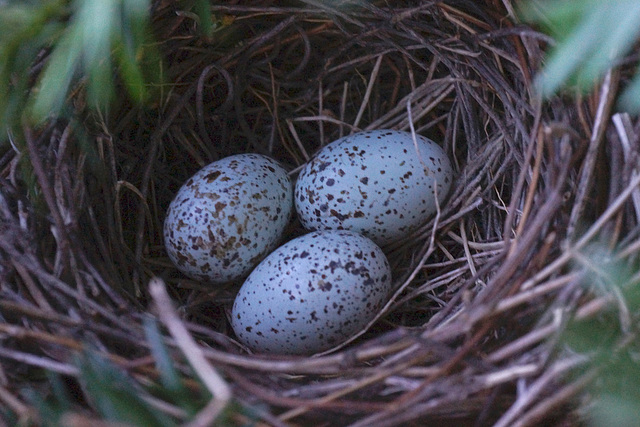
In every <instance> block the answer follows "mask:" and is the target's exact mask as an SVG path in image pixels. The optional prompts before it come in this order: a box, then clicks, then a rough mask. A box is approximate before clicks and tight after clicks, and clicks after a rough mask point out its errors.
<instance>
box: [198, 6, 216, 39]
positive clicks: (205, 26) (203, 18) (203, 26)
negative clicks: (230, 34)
mask: <svg viewBox="0 0 640 427" xmlns="http://www.w3.org/2000/svg"><path fill="white" fill-rule="evenodd" d="M195 12H196V15H198V18H199V19H200V27H199V28H200V32H201V33H202V34H204V36H205V37H207V38H211V36H213V30H214V25H213V18H212V16H211V9H210V7H209V0H196V4H195Z"/></svg>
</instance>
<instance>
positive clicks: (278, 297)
mask: <svg viewBox="0 0 640 427" xmlns="http://www.w3.org/2000/svg"><path fill="white" fill-rule="evenodd" d="M390 291H391V271H390V268H389V263H388V261H387V259H386V257H385V255H384V253H383V252H382V250H381V249H380V248H379V247H378V246H377V245H376V244H375V243H373V242H372V241H371V240H370V239H368V238H366V237H364V236H362V235H360V234H358V233H354V232H351V231H340V230H327V231H317V232H312V233H309V234H305V235H303V236H300V237H297V238H295V239H293V240H291V241H289V242H288V243H286V244H284V245H282V246H281V247H279V248H278V249H276V250H275V251H274V252H273V253H271V254H270V255H269V256H267V257H266V258H265V259H264V261H262V262H261V263H260V264H259V265H258V266H257V267H256V268H255V269H254V270H253V271H252V272H251V274H250V275H249V277H248V278H247V279H246V281H245V282H244V284H243V285H242V287H241V288H240V290H239V291H238V294H237V296H236V298H235V301H234V304H233V309H232V314H231V325H232V328H233V330H234V332H235V334H236V336H237V337H238V339H239V340H240V342H242V343H243V344H245V345H246V346H247V347H249V348H251V349H252V350H254V351H256V352H268V353H280V354H312V353H316V352H320V351H324V350H327V349H330V348H331V347H333V346H336V345H338V344H340V343H342V342H344V341H345V340H347V339H348V338H350V337H351V336H353V335H354V334H355V333H357V332H358V331H360V330H361V329H362V328H363V327H364V326H366V325H367V323H369V322H370V321H371V320H372V319H373V318H374V317H375V315H376V314H377V313H378V312H379V310H380V309H381V308H382V306H383V305H384V304H385V302H386V301H387V298H388V296H389V294H390Z"/></svg>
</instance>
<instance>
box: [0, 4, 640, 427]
mask: <svg viewBox="0 0 640 427" xmlns="http://www.w3.org/2000/svg"><path fill="white" fill-rule="evenodd" d="M396 3H397V4H393V5H392V6H389V5H383V4H379V5H378V4H375V5H374V4H367V5H364V4H357V5H355V6H350V8H346V6H345V8H340V7H339V6H335V5H327V4H324V3H317V2H314V1H307V2H303V3H295V2H292V3H291V5H288V6H274V5H272V4H270V2H261V4H260V5H254V6H244V5H242V4H234V5H228V6H212V9H211V10H212V13H213V14H214V16H216V17H219V18H220V19H221V22H226V24H225V25H222V26H221V28H220V29H219V30H218V31H217V32H216V33H214V37H213V38H212V39H211V40H206V39H204V38H203V37H202V36H201V35H200V34H199V33H198V31H197V22H196V21H194V20H193V19H192V18H191V17H190V16H189V15H185V14H183V13H177V12H181V11H180V10H179V9H177V7H178V6H176V5H174V4H173V3H172V2H156V3H155V4H154V28H155V29H156V32H157V34H156V36H157V37H158V39H159V40H162V51H163V56H164V58H165V59H166V61H167V62H166V64H165V68H166V74H167V84H166V85H165V86H163V87H162V88H161V90H160V91H159V92H160V93H159V98H158V101H157V103H156V104H154V105H153V106H151V107H150V108H145V109H141V108H134V107H132V106H131V105H128V104H127V102H126V101H122V102H121V103H120V104H118V105H116V106H114V109H113V110H112V111H110V112H109V113H108V114H97V113H94V112H91V111H89V110H85V109H84V107H83V104H82V102H80V101H78V102H77V103H76V104H75V105H77V106H78V108H77V111H76V113H75V114H76V115H75V116H74V117H73V118H71V119H70V120H62V119H61V120H58V121H54V122H52V123H51V124H50V125H49V126H46V127H44V128H42V129H37V130H35V129H24V132H23V133H24V135H22V138H23V139H24V141H25V150H26V151H25V152H24V153H19V152H17V151H16V150H8V151H7V152H6V153H5V154H4V155H3V156H2V162H1V165H2V182H1V187H2V188H1V190H2V191H1V192H0V194H1V195H2V216H3V224H2V230H1V231H2V236H1V239H0V261H2V267H1V270H0V273H1V274H2V282H3V284H4V285H3V287H2V301H1V302H0V310H1V313H2V316H3V318H4V320H5V321H6V323H4V325H2V326H1V327H2V332H3V334H4V338H3V341H4V343H3V346H2V347H3V348H0V357H2V361H3V362H2V363H3V371H4V377H5V378H7V384H9V385H10V386H9V388H11V387H13V386H12V384H18V383H20V382H21V381H25V375H26V373H27V372H29V370H30V369H32V368H34V367H35V368H46V369H49V370H51V371H54V372H58V373H60V374H63V375H68V376H71V377H73V376H77V375H78V370H77V368H76V367H75V366H74V364H73V357H72V356H73V354H74V353H75V352H77V351H78V350H79V349H80V348H82V346H83V343H92V344H91V345H92V346H94V347H95V348H96V349H98V350H99V351H100V352H102V353H103V354H104V355H107V356H108V357H109V358H110V359H111V360H112V361H113V362H114V363H116V364H117V365H118V366H120V367H121V368H123V369H126V370H127V371H128V372H129V374H130V375H131V376H132V377H133V378H135V379H136V381H138V382H140V383H147V384H148V383H157V381H158V379H157V378H158V372H157V369H156V367H155V365H154V363H153V358H150V357H149V355H150V345H151V344H150V342H149V337H148V335H147V334H145V329H144V322H145V320H144V319H146V318H148V317H149V316H152V317H155V318H158V319H159V322H160V324H162V325H163V326H165V327H166V328H167V329H166V330H164V333H165V334H166V338H165V342H166V343H167V345H168V346H169V348H170V349H171V357H172V360H173V362H174V363H175V365H176V366H177V367H178V369H179V371H180V372H181V374H182V375H183V376H184V377H185V379H186V380H187V381H188V382H189V381H190V382H189V384H190V386H191V387H192V388H193V389H194V390H198V391H200V392H202V391H203V390H204V389H203V386H202V385H201V384H199V383H197V382H195V381H193V379H196V378H198V379H203V378H205V379H206V378H207V375H214V374H212V373H211V371H210V370H209V368H206V366H214V367H215V368H216V370H217V372H219V374H220V375H222V377H220V378H218V379H219V380H220V381H221V382H219V383H216V382H215V381H214V382H213V384H214V385H211V386H210V385H209V383H208V382H207V381H206V380H205V381H204V382H205V386H204V387H205V388H209V390H210V391H211V392H212V393H213V395H214V399H213V400H212V401H213V402H215V400H216V398H220V396H221V395H223V396H224V395H225V390H226V391H227V392H230V393H232V394H233V396H234V399H235V400H236V401H237V402H239V403H240V404H241V405H242V406H243V407H246V408H251V409H252V410H254V411H258V415H257V416H258V418H262V420H263V421H264V422H265V423H268V424H269V423H270V424H284V423H288V422H292V423H296V424H305V423H308V422H321V421H322V422H338V423H340V424H350V425H354V426H360V425H367V426H372V425H373V426H384V425H405V424H406V423H409V422H416V421H417V420H423V421H424V420H431V421H438V422H444V421H453V422H462V421H464V422H470V423H471V422H475V423H478V425H481V424H483V423H495V424H496V425H534V424H536V423H538V422H539V421H540V420H541V419H546V420H547V421H550V420H555V419H558V420H559V419H563V418H566V417H567V416H574V415H567V413H566V411H565V412H563V410H564V409H565V408H567V407H569V408H575V407H577V406H576V404H575V401H574V400H572V398H573V397H574V396H575V395H578V394H579V393H580V392H581V391H582V390H583V389H584V387H585V386H586V385H587V384H588V383H589V381H591V380H593V377H594V375H595V372H596V371H597V369H595V368H593V369H586V368H583V367H585V366H587V365H586V363H587V361H588V359H587V358H586V357H585V356H584V355H583V354H578V353H572V352H566V351H563V347H562V346H561V345H559V344H558V342H559V337H560V336H561V334H562V332H563V331H564V330H565V328H566V325H567V321H568V320H567V319H569V318H570V317H573V318H575V319H578V320H580V319H590V318H593V316H595V315H603V314H607V315H610V313H618V314H619V315H618V317H617V318H618V319H619V322H620V324H621V325H622V326H621V328H622V327H623V326H624V325H628V324H630V323H632V321H631V320H630V318H629V316H630V315H629V314H627V315H626V317H625V314H624V313H625V311H624V310H623V309H622V308H621V307H624V304H623V302H624V300H622V301H623V302H621V299H620V298H617V297H616V294H615V292H599V293H598V292H596V293H593V292H589V287H588V286H585V284H586V283H587V284H588V283H591V282H590V280H591V279H590V277H589V276H592V274H591V273H590V271H591V270H593V269H594V268H593V263H592V262H589V260H590V259H593V258H589V257H590V256H592V257H593V256H599V255H590V254H591V253H592V252H588V251H587V252H585V250H586V249H589V250H592V249H590V248H592V244H593V243H594V242H596V241H597V242H598V243H599V244H601V245H602V246H603V247H604V248H609V249H611V248H616V249H617V252H616V254H615V255H612V254H611V253H610V252H606V256H604V258H597V259H605V260H607V264H606V265H609V264H608V262H609V261H610V262H611V263H612V264H616V263H622V264H626V265H634V263H635V262H636V260H637V257H636V252H637V251H636V248H637V246H638V243H637V238H638V226H637V208H636V206H637V204H635V203H633V202H632V201H630V197H631V196H632V195H633V194H635V193H634V191H635V187H636V186H637V184H638V182H637V181H638V178H636V177H635V175H634V174H633V170H634V166H633V161H634V159H635V156H637V145H638V137H637V135H638V134H639V132H638V125H637V124H636V125H634V124H633V123H632V121H631V119H630V118H629V117H628V116H626V115H615V116H614V115H613V112H612V109H611V105H612V100H613V97H614V94H615V89H616V87H617V80H616V76H615V75H614V76H613V77H612V78H610V79H609V80H605V81H604V82H603V83H602V91H601V92H600V93H596V94H594V95H593V96H590V97H589V98H586V99H583V100H579V101H577V102H574V101H571V100H568V99H562V98H557V99H554V100H552V101H550V102H545V103H543V102H541V101H540V100H539V99H537V98H535V96H534V95H533V91H532V89H531V87H532V86H531V77H530V76H531V75H532V74H533V73H534V70H535V69H536V68H537V67H538V63H539V61H540V59H541V51H540V47H539V45H538V41H537V38H536V34H535V33H534V32H533V31H531V30H530V29H526V28H523V27H516V26H515V25H514V24H511V23H510V22H511V21H509V20H508V19H507V16H508V10H505V8H504V6H505V5H504V4H503V5H496V4H493V3H491V2H486V3H485V4H483V5H482V7H481V6H480V5H476V4H475V3H473V2H446V3H431V2H429V3H425V4H413V3H411V2H396ZM503 3H505V4H506V6H510V4H509V2H503ZM77 96H81V95H77ZM613 118H615V119H616V120H613ZM376 128H394V129H400V130H411V129H413V130H415V131H416V132H418V133H420V134H423V135H425V136H428V137H430V138H432V139H434V140H435V141H438V142H439V143H441V145H442V146H443V148H445V151H446V152H447V153H448V154H449V155H450V156H451V158H452V160H453V164H454V168H455V170H456V173H457V177H456V181H455V183H454V186H453V191H452V194H451V195H450V196H449V198H448V201H447V203H446V204H444V205H443V206H442V207H441V210H440V212H439V213H438V215H437V216H436V217H435V218H432V219H431V220H430V221H429V222H428V223H427V224H425V225H424V227H422V228H421V229H420V230H419V231H418V232H416V233H414V235H412V236H411V237H410V238H408V239H405V240H404V241H402V242H400V243H397V244H394V245H392V246H390V247H387V248H385V250H386V252H387V254H388V257H389V260H390V262H391V265H392V268H393V272H394V289H395V293H394V296H393V298H392V299H391V300H390V302H389V304H388V305H387V306H386V307H385V309H384V311H383V312H381V313H380V315H379V317H378V318H377V319H376V321H375V322H373V323H372V324H371V325H370V327H368V328H367V329H366V330H363V331H362V333H361V334H360V335H359V336H358V337H356V338H355V339H354V340H352V341H350V342H349V343H348V345H344V346H340V347H339V348H336V349H333V350H332V351H330V352H328V353H327V354H324V355H319V356H317V357H313V358H296V357H284V356H273V355H272V356H270V355H251V354H249V353H247V352H246V351H245V349H243V348H242V347H241V346H239V345H238V344H237V343H236V342H235V341H234V340H233V333H232V331H231V330H230V328H229V326H228V322H227V316H228V312H229V309H230V304H231V302H232V301H233V295H234V292H235V290H236V289H237V287H234V286H233V285H232V286H228V287H220V288H211V287H208V286H206V285H203V284H200V283H196V282H194V281H191V280H189V279H187V278H185V277H184V276H182V275H181V274H180V273H178V272H177V270H176V269H175V268H174V267H173V266H172V265H171V263H170V262H169V260H168V258H167V256H166V254H165V253H164V248H163V243H162V232H161V230H162V222H163V218H164V212H165V210H166V208H167V207H168V204H169V202H170V201H171V199H172V197H173V195H174V194H175V192H176V191H177V189H178V188H179V186H180V185H181V184H182V183H183V182H184V181H185V180H186V179H187V178H188V177H189V176H191V175H192V174H193V173H194V172H195V171H196V170H197V169H199V168H200V167H202V166H204V165H205V164H207V163H209V162H211V161H214V160H216V159H218V158H221V157H224V156H227V155H231V154H237V153H241V152H260V153H265V154H268V155H269V156H271V157H273V158H275V159H277V160H278V161H280V162H281V163H282V164H283V165H284V166H285V167H287V168H288V169H289V170H290V171H292V172H291V173H292V175H295V173H296V171H297V170H298V169H299V167H300V166H301V165H302V164H304V162H305V161H306V160H308V159H309V157H310V155H312V154H313V153H314V152H315V151H316V150H317V149H318V148H319V147H321V146H322V145H324V144H326V143H328V142H330V141H333V140H335V139H337V138H339V137H341V136H343V135H346V134H348V133H350V132H354V131H358V130H367V129H376ZM604 140H607V141H608V142H609V145H608V146H606V147H605V146H604V145H603V144H602V142H603V141H604ZM21 156H28V158H29V159H30V161H31V164H32V165H33V168H32V171H33V172H32V175H31V176H29V175H28V173H27V172H24V173H21V169H20V162H21V160H20V159H21ZM25 170H27V171H28V170H29V169H28V168H27V169H25ZM614 171H622V173H617V172H615V173H614ZM603 183H604V184H603ZM594 185H595V187H594ZM302 232H303V231H302V230H301V229H300V226H299V224H297V223H295V222H294V223H292V225H291V227H290V230H289V232H288V237H289V238H291V237H294V236H296V235H299V234H300V233H302ZM592 251H595V249H593V250H592ZM593 253H596V254H597V253H598V252H593ZM616 265H617V264H616ZM607 274H608V273H606V271H605V272H604V273H602V274H601V275H600V276H597V277H599V278H600V279H598V280H603V281H605V282H606V280H609V279H608V278H609V276H607ZM633 281H634V276H633V275H632V274H630V277H629V278H628V280H627V282H628V283H633ZM627 282H625V283H627ZM165 285H166V289H167V291H168V292H169V294H170V299H169V298H168V296H167V294H165V293H164V292H165V291H164V289H165ZM151 291H153V292H151ZM152 294H153V295H152ZM174 306H175V307H177V313H179V317H178V316H172V315H171V314H172V313H174V310H175V309H174V308H173V307H174ZM613 317H614V318H616V316H615V315H614V316H613ZM180 326H182V327H183V328H186V330H188V331H189V333H190V334H191V336H193V337H194V338H195V339H196V340H197V341H196V342H192V341H189V340H187V341H183V340H181V339H180V335H179V333H178V332H176V331H180V330H181V329H179V328H180ZM175 328H178V329H175ZM627 330H628V328H627ZM629 333H631V332H629ZM627 337H628V335H627ZM621 341H624V340H621ZM194 346H195V347H194ZM617 348H625V347H624V346H623V345H622V344H621V346H620V347H617ZM196 353H198V354H199V353H201V354H202V355H203V356H204V359H202V360H204V361H205V362H203V363H206V365H198V364H197V363H196V364H194V362H193V360H192V359H190V357H189V355H193V354H196ZM186 360H188V361H189V363H190V365H189V364H187V363H186ZM202 360H201V362H202ZM580 369H583V371H581V370H580ZM214 377H215V375H214ZM216 378H217V377H216ZM215 384H218V385H217V386H216V385H215ZM516 384H526V386H527V387H525V389H522V388H517V387H516ZM216 387H218V388H216ZM212 388H213V389H212ZM156 405H157V406H158V408H160V409H161V410H164V411H166V412H167V413H171V411H170V410H169V409H167V408H166V407H164V406H162V405H160V404H159V403H157V402H156ZM256 408H264V409H261V410H258V409H256ZM570 414H572V413H571V412H570ZM171 416H174V417H175V418H176V419H181V416H182V417H184V415H179V414H175V413H172V414H171ZM423 421H421V422H423Z"/></svg>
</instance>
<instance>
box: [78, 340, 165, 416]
mask: <svg viewBox="0 0 640 427" xmlns="http://www.w3.org/2000/svg"><path fill="white" fill-rule="evenodd" d="M78 365H79V367H80V371H81V377H80V378H81V381H82V383H83V385H84V388H85V390H86V394H87V395H88V398H89V400H90V401H91V402H92V403H93V405H94V406H95V408H96V410H97V411H98V412H99V413H100V415H101V416H102V417H104V418H105V419H106V420H108V421H115V422H124V423H130V424H133V425H140V426H161V427H164V426H174V425H175V423H174V422H172V421H171V420H170V419H169V418H168V416H166V415H163V414H161V413H159V412H158V410H157V409H154V408H152V407H151V406H150V405H149V404H148V403H147V402H145V401H144V400H143V399H142V397H141V394H142V393H143V391H142V390H141V389H140V388H139V387H137V386H136V384H135V383H134V382H133V380H132V379H131V378H130V377H129V376H128V375H126V373H125V372H123V371H121V370H120V369H118V368H116V367H115V366H114V365H113V364H111V363H110V362H108V361H107V360H106V359H104V358H102V357H100V356H99V355H97V354H96V353H94V352H86V353H85V354H84V355H83V356H82V357H81V358H80V360H79V363H78Z"/></svg>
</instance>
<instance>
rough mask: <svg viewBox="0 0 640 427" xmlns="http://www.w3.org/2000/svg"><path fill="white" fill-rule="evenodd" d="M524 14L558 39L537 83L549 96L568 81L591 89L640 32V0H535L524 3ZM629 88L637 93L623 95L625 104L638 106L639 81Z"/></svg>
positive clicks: (545, 94) (616, 62)
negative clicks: (637, 84) (636, 84)
mask: <svg viewBox="0 0 640 427" xmlns="http://www.w3.org/2000/svg"><path fill="white" fill-rule="evenodd" d="M520 16H521V17H522V18H523V19H524V20H525V21H528V22H532V23H537V24H538V25H540V27H541V28H542V29H543V30H544V31H546V32H547V33H548V34H549V35H551V36H552V37H554V38H555V40H556V42H557V44H556V45H555V46H554V47H553V48H552V49H551V50H550V52H549V53H548V55H547V58H546V61H545V65H544V68H543V69H542V70H541V72H540V73H539V74H538V76H537V77H536V86H537V88H538V90H540V91H541V93H542V94H543V95H544V96H545V97H550V96H552V95H553V94H555V93H556V92H557V91H558V90H560V89H561V88H566V87H567V86H576V87H577V88H578V89H580V90H582V91H586V90H589V89H591V88H592V87H593V86H594V84H595V83H597V81H598V80H599V79H601V78H602V76H603V75H604V74H605V73H606V72H607V70H609V69H611V68H612V67H615V66H616V65H617V64H618V63H619V62H620V60H621V59H622V58H623V57H624V56H625V55H626V54H628V53H629V51H630V50H631V49H632V47H633V46H634V43H635V42H637V40H638V38H640V2H638V1H637V0H617V1H609V0H580V1H578V0H574V1H567V0H564V1H557V0H552V1H536V0H530V1H528V2H527V3H525V5H524V6H523V7H521V8H520ZM634 82H635V80H634ZM629 90H631V91H632V92H631V94H629V95H627V94H624V95H623V100H624V102H623V103H622V104H621V105H624V106H625V107H626V108H628V109H630V110H632V111H638V110H640V97H638V96H636V95H637V93H638V89H637V86H633V85H632V86H631V87H630V88H629Z"/></svg>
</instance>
